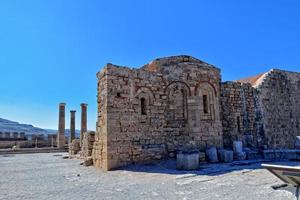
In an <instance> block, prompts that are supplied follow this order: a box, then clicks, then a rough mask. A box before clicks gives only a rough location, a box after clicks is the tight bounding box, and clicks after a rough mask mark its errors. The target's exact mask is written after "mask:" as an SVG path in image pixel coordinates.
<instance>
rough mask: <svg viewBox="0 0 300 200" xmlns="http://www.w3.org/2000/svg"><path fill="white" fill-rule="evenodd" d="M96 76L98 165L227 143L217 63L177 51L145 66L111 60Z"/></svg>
mask: <svg viewBox="0 0 300 200" xmlns="http://www.w3.org/2000/svg"><path fill="white" fill-rule="evenodd" d="M97 76H98V80H99V81H98V122H97V134H96V137H95V140H96V141H95V143H94V149H93V159H94V163H95V161H96V163H95V165H96V166H98V167H101V168H103V169H106V170H109V169H113V168H116V167H120V166H124V165H127V164H131V163H142V162H149V161H153V160H156V159H162V158H165V157H167V156H173V155H174V153H175V152H176V151H177V150H180V149H187V148H191V149H195V148H197V149H202V150H203V149H204V148H206V147H208V146H212V145H213V146H217V147H222V146H223V141H222V124H221V119H220V70H219V69H218V68H216V67H214V66H212V65H209V64H207V63H204V62H202V61H200V60H197V59H195V58H192V57H189V56H175V57H168V58H162V59H157V60H155V61H153V62H151V63H150V64H147V65H145V66H144V67H142V68H140V69H131V68H128V67H120V66H116V65H112V64H108V65H107V66H106V67H105V68H104V69H103V70H102V71H101V72H100V73H98V75H97Z"/></svg>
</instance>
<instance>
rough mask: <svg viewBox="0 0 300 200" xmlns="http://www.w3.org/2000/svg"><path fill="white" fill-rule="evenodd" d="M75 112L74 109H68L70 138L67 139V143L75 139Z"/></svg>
mask: <svg viewBox="0 0 300 200" xmlns="http://www.w3.org/2000/svg"><path fill="white" fill-rule="evenodd" d="M75 113H76V110H71V111H70V114H71V115H70V116H71V119H70V140H69V144H71V143H72V141H73V140H74V139H75Z"/></svg>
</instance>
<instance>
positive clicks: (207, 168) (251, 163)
mask: <svg viewBox="0 0 300 200" xmlns="http://www.w3.org/2000/svg"><path fill="white" fill-rule="evenodd" d="M270 162H272V163H273V164H280V165H289V166H299V165H300V162H299V161H280V162H279V161H271V160H246V161H236V162H232V163H217V164H208V163H205V164H201V165H200V168H199V169H198V170H190V171H185V170H177V169H176V160H165V161H160V162H157V163H152V164H143V165H142V164H136V165H129V166H126V167H122V168H119V169H118V170H125V171H131V172H144V173H161V174H172V175H184V174H194V175H208V176H218V175H222V174H226V173H230V172H234V171H242V173H247V172H249V171H252V170H256V169H262V167H261V164H262V163H270Z"/></svg>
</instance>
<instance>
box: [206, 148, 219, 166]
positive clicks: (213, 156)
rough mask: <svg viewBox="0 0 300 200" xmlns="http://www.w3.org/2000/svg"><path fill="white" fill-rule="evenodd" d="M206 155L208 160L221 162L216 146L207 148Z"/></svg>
mask: <svg viewBox="0 0 300 200" xmlns="http://www.w3.org/2000/svg"><path fill="white" fill-rule="evenodd" d="M206 156H207V160H208V162H210V163H217V162H219V159H218V154H217V149H216V147H210V148H208V149H206Z"/></svg>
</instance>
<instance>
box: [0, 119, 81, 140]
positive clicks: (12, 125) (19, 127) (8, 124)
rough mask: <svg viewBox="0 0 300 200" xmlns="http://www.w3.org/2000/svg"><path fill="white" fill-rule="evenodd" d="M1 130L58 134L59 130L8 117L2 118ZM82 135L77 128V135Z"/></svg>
mask: <svg viewBox="0 0 300 200" xmlns="http://www.w3.org/2000/svg"><path fill="white" fill-rule="evenodd" d="M0 132H24V133H25V134H27V135H32V134H44V135H48V134H56V133H57V130H53V129H42V128H38V127H34V126H32V125H30V124H20V123H18V122H14V121H10V120H7V119H3V118H0ZM69 135H70V130H69V129H66V136H69ZM79 135H80V131H79V130H76V136H79Z"/></svg>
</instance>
